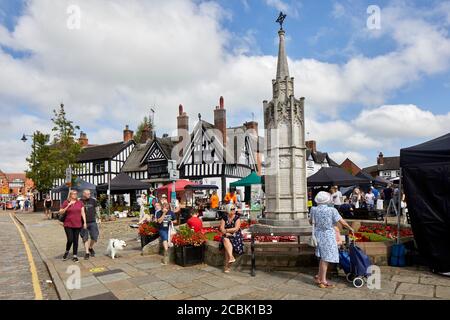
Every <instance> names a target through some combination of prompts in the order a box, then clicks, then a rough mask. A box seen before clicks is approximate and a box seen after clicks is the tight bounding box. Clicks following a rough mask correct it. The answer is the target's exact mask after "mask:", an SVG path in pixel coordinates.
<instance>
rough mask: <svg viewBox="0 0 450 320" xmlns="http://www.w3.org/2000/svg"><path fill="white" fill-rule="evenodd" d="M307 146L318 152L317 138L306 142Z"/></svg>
mask: <svg viewBox="0 0 450 320" xmlns="http://www.w3.org/2000/svg"><path fill="white" fill-rule="evenodd" d="M305 145H306V148H308V149H309V150H311V151H312V152H314V153H315V152H317V144H316V141H315V140H310V141H306V142H305Z"/></svg>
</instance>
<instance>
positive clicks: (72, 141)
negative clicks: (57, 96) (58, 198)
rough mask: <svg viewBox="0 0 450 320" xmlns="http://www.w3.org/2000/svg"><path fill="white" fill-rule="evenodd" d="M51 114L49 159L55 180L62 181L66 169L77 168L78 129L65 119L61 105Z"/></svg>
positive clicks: (79, 150)
mask: <svg viewBox="0 0 450 320" xmlns="http://www.w3.org/2000/svg"><path fill="white" fill-rule="evenodd" d="M53 114H54V117H53V118H52V122H53V125H54V126H53V129H52V132H53V147H52V148H51V149H50V158H51V159H52V162H53V165H54V170H55V178H56V179H63V178H64V177H65V172H66V169H67V168H69V167H72V168H75V167H76V166H77V164H76V163H77V156H78V155H79V154H80V152H81V146H80V144H79V143H78V142H77V140H76V131H77V130H79V129H80V127H79V126H77V125H74V124H73V121H70V120H68V119H67V115H66V111H65V110H64V105H63V104H61V106H60V108H59V110H53Z"/></svg>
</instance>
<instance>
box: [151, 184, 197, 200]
mask: <svg viewBox="0 0 450 320" xmlns="http://www.w3.org/2000/svg"><path fill="white" fill-rule="evenodd" d="M194 185H198V184H197V183H195V182H192V181H189V180H177V181H176V182H175V192H182V191H185V188H186V187H187V186H194ZM172 187H173V182H172V183H169V184H166V185H164V186H162V187H159V188H158V189H157V193H158V196H159V195H162V194H165V195H167V200H168V201H169V202H170V201H171V193H172Z"/></svg>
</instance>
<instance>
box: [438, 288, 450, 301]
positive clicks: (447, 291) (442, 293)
mask: <svg viewBox="0 0 450 320" xmlns="http://www.w3.org/2000/svg"><path fill="white" fill-rule="evenodd" d="M436 297H438V298H443V299H450V287H447V286H445V287H444V286H436Z"/></svg>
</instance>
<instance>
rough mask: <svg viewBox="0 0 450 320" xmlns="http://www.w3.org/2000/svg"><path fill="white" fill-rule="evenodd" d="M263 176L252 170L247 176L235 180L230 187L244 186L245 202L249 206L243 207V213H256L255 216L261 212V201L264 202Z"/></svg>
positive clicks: (249, 214) (246, 214) (248, 214)
mask: <svg viewBox="0 0 450 320" xmlns="http://www.w3.org/2000/svg"><path fill="white" fill-rule="evenodd" d="M261 185H262V178H261V176H259V175H258V174H257V173H256V172H252V173H251V174H250V175H248V176H247V177H245V178H243V179H241V180H239V181H236V182H233V183H231V184H230V187H232V188H237V187H244V188H245V198H244V202H245V203H246V204H249V205H248V207H243V208H241V209H242V213H243V214H244V215H245V216H248V217H250V216H252V213H254V214H253V215H254V218H256V216H257V215H258V214H259V213H260V212H261V209H262V208H261V204H262V203H261V202H262V193H263V191H262V188H261Z"/></svg>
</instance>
